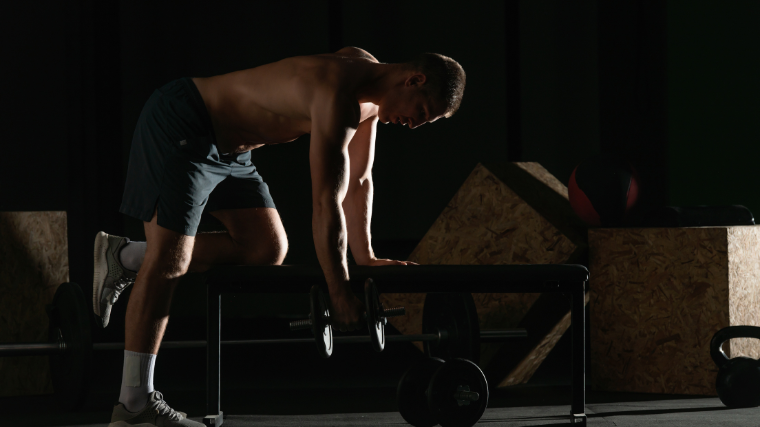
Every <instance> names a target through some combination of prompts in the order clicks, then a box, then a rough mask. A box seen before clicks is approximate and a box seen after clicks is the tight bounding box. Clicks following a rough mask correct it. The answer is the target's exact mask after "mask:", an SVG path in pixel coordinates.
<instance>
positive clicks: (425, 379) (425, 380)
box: [396, 357, 446, 427]
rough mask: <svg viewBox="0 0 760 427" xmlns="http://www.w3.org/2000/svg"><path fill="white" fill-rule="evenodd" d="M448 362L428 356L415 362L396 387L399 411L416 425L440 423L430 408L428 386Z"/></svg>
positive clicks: (426, 426) (409, 421) (423, 425)
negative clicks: (427, 393) (435, 374)
mask: <svg viewBox="0 0 760 427" xmlns="http://www.w3.org/2000/svg"><path fill="white" fill-rule="evenodd" d="M444 363H446V362H444V361H443V360H441V359H436V358H433V357H426V358H424V359H422V360H420V361H419V362H417V363H415V364H413V365H412V366H411V367H409V369H407V370H406V372H404V375H402V376H401V380H400V381H399V382H398V388H397V389H396V401H397V403H398V411H399V413H401V416H402V417H404V420H406V422H408V423H409V424H411V425H413V426H416V427H431V426H434V425H436V424H438V421H437V420H436V419H435V418H434V417H433V415H432V414H431V413H430V410H429V409H428V402H427V395H426V394H425V393H426V392H427V388H428V386H429V385H430V378H432V377H433V374H434V373H435V372H436V371H437V370H438V368H440V367H441V366H443V364H444Z"/></svg>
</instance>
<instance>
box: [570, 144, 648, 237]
mask: <svg viewBox="0 0 760 427" xmlns="http://www.w3.org/2000/svg"><path fill="white" fill-rule="evenodd" d="M567 190H568V193H569V196H570V206H571V207H572V208H573V210H574V211H575V213H576V214H577V215H578V216H579V217H580V218H581V219H582V220H583V221H584V222H585V223H586V224H588V225H591V226H597V227H619V226H621V225H623V221H624V220H625V216H626V214H627V213H628V211H630V210H631V208H632V207H633V206H634V204H636V198H637V197H638V195H639V183H638V180H637V174H636V170H635V169H634V168H633V166H631V165H630V163H628V162H626V161H625V160H622V159H619V158H617V157H613V156H599V157H595V158H592V159H589V160H586V161H584V162H582V163H581V164H579V165H578V166H576V167H575V169H574V170H573V174H572V175H570V183H569V184H568V186H567Z"/></svg>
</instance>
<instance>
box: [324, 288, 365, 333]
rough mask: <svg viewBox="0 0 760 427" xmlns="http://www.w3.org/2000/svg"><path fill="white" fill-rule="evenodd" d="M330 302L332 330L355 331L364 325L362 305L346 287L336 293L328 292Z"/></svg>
mask: <svg viewBox="0 0 760 427" xmlns="http://www.w3.org/2000/svg"><path fill="white" fill-rule="evenodd" d="M330 302H331V304H332V310H331V311H330V324H331V325H332V327H333V328H334V329H337V330H339V331H341V332H346V331H355V330H357V329H359V328H361V326H362V325H363V324H364V319H363V317H362V315H363V314H364V312H365V308H364V304H363V303H362V302H361V301H360V300H359V298H357V297H356V295H354V293H353V291H351V288H349V287H348V285H346V286H345V287H344V288H343V289H341V290H338V291H337V292H334V293H333V292H330Z"/></svg>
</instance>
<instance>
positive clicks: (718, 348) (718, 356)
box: [710, 326, 760, 368]
mask: <svg viewBox="0 0 760 427" xmlns="http://www.w3.org/2000/svg"><path fill="white" fill-rule="evenodd" d="M731 338H757V339H760V327H758V326H729V327H726V328H723V329H721V330H719V331H718V332H716V333H715V335H713V337H712V340H711V341H710V356H712V360H713V361H714V362H715V364H716V365H718V367H719V368H723V367H724V366H725V364H726V362H728V360H729V359H728V356H726V353H725V352H724V351H723V348H722V346H723V343H724V342H726V341H728V340H730V339H731Z"/></svg>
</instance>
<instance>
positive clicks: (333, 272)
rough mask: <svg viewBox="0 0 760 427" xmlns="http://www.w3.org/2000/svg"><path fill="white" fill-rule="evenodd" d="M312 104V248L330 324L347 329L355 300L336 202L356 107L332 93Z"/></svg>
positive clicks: (354, 322) (356, 309)
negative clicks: (324, 287) (327, 298)
mask: <svg viewBox="0 0 760 427" xmlns="http://www.w3.org/2000/svg"><path fill="white" fill-rule="evenodd" d="M314 104H315V105H314V106H313V107H312V116H311V117H312V131H311V147H310V149H309V164H310V167H311V183H312V184H311V185H312V204H313V213H312V233H313V235H314V247H315V249H316V251H317V258H319V263H320V265H321V266H322V270H323V271H324V273H325V279H326V281H327V286H328V290H329V293H330V300H331V301H332V303H333V313H332V317H333V319H332V321H333V324H334V326H336V327H338V328H339V329H340V330H345V329H348V330H353V329H354V328H355V327H356V326H358V324H359V319H360V317H359V316H360V315H361V302H360V301H359V300H358V299H357V298H356V296H355V295H353V293H352V292H351V288H350V287H349V285H348V279H349V277H348V264H347V262H346V243H347V234H346V219H345V216H344V214H343V208H342V206H341V205H342V203H343V200H344V199H345V197H346V191H347V190H348V175H349V168H350V163H349V156H348V145H349V142H350V141H351V138H353V136H354V134H355V133H356V129H357V127H358V126H359V117H360V111H359V106H358V105H357V104H356V102H355V101H353V102H351V100H350V99H349V100H343V99H340V98H339V97H338V96H337V95H334V96H331V97H329V98H328V99H327V100H320V101H317V102H315V103H314ZM352 107H353V108H352Z"/></svg>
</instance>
